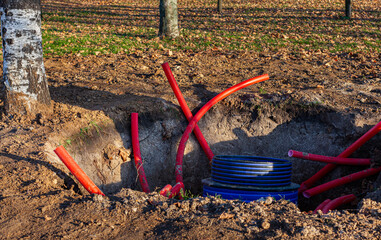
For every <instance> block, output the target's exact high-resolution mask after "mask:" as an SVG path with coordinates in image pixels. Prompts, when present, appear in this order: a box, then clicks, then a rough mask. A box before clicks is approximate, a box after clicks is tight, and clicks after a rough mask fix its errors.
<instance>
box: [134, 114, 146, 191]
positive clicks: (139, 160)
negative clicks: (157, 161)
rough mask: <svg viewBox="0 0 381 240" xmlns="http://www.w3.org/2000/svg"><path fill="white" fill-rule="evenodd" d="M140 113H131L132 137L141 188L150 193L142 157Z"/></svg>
mask: <svg viewBox="0 0 381 240" xmlns="http://www.w3.org/2000/svg"><path fill="white" fill-rule="evenodd" d="M138 122H139V120H138V113H131V137H132V150H133V152H134V160H135V167H136V170H137V171H138V176H139V182H140V186H141V187H142V190H143V192H146V193H149V192H150V190H149V186H148V183H147V179H146V174H145V173H144V168H143V162H142V157H141V153H140V144H139V130H138V129H139V127H138Z"/></svg>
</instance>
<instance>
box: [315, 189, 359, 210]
mask: <svg viewBox="0 0 381 240" xmlns="http://www.w3.org/2000/svg"><path fill="white" fill-rule="evenodd" d="M355 199H356V196H355V195H353V194H349V195H345V196H342V197H338V198H335V199H333V200H332V201H330V202H329V203H327V204H326V205H325V206H324V207H323V209H322V212H323V213H324V214H325V213H328V212H329V210H333V209H336V208H337V207H339V206H341V205H343V204H346V203H350V202H352V201H354V200H355Z"/></svg>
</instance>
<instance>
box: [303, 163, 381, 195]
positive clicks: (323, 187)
mask: <svg viewBox="0 0 381 240" xmlns="http://www.w3.org/2000/svg"><path fill="white" fill-rule="evenodd" d="M380 171H381V167H378V168H368V169H366V170H363V171H360V172H356V173H352V174H350V175H347V176H345V177H341V178H338V179H335V180H332V181H330V182H327V183H324V184H322V185H319V186H317V187H314V188H311V189H308V190H306V191H304V192H303V196H304V197H306V198H310V197H312V196H315V195H317V194H320V193H322V192H325V191H327V190H329V189H332V188H335V187H338V186H341V185H344V184H346V183H350V182H353V181H356V180H359V179H362V178H365V177H369V176H371V175H374V174H376V173H378V172H380Z"/></svg>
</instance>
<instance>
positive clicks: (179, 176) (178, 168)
mask: <svg viewBox="0 0 381 240" xmlns="http://www.w3.org/2000/svg"><path fill="white" fill-rule="evenodd" d="M268 79H269V75H267V74H265V75H261V76H258V77H255V78H251V79H248V80H246V81H243V82H241V83H239V84H236V85H234V86H233V87H230V88H228V89H226V90H225V91H223V92H221V93H220V94H218V95H217V96H215V97H214V98H212V99H211V100H210V101H209V102H207V103H206V104H205V105H204V106H203V107H202V108H201V109H200V110H199V111H198V112H197V114H196V115H195V116H194V117H193V118H192V120H191V121H190V122H189V124H188V127H187V128H186V129H185V131H184V134H183V136H182V138H181V140H180V144H179V147H178V149H177V156H176V165H175V174H176V182H183V157H184V151H185V145H186V143H187V141H188V139H189V135H190V134H191V132H192V130H193V128H194V127H195V126H196V123H197V122H198V121H199V120H200V119H201V118H202V116H204V114H205V113H206V112H207V111H208V110H209V109H210V108H212V107H213V105H215V104H216V103H217V102H219V101H221V100H222V99H224V98H226V97H227V96H229V95H230V94H232V93H234V92H236V91H238V90H240V89H242V88H245V87H248V86H250V85H253V84H255V83H259V82H262V81H266V80H268Z"/></svg>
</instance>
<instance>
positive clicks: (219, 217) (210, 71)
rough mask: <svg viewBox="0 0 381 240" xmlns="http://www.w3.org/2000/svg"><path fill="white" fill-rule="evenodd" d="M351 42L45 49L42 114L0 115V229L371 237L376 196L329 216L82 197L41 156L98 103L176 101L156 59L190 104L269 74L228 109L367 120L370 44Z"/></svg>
mask: <svg viewBox="0 0 381 240" xmlns="http://www.w3.org/2000/svg"><path fill="white" fill-rule="evenodd" d="M43 2H44V1H43ZM52 2H53V3H54V2H61V3H65V4H68V2H69V1H46V6H48V5H49V4H48V3H52ZM95 2H96V3H97V4H100V5H102V4H103V3H102V1H95ZM114 2H115V4H117V3H118V2H117V1H114ZM114 2H113V3H114ZM270 2H271V1H270ZM285 2H286V3H287V4H288V2H290V1H288V2H287V1H285ZM364 2H366V1H364ZM286 3H285V4H286ZM290 4H291V3H290ZM51 6H53V7H54V5H53V4H51ZM68 6H70V5H68ZM287 6H288V7H289V8H287V9H289V10H290V9H291V10H292V9H294V8H293V5H292V4H291V5H287ZM298 6H299V5H298ZM90 7H91V6H90ZM185 7H186V6H185ZM363 7H364V9H365V10H367V9H368V10H369V8H370V9H371V6H368V5H367V4H365V5H364V6H363ZM295 9H302V6H299V7H298V8H295ZM291 10H290V11H289V13H290V14H291V12H292V11H291ZM365 10H364V11H363V12H361V14H360V13H358V14H359V15H358V16H359V17H363V18H364V19H368V20H369V19H371V20H372V19H373V21H374V22H375V25H374V26H375V27H376V30H374V33H372V34H373V35H375V37H377V36H378V37H380V25H379V24H380V15H379V14H380V9H377V8H375V9H373V10H372V11H365ZM261 13H263V12H262V11H261ZM334 13H335V14H336V12H335V11H334ZM367 13H368V14H369V16H368V15H367ZM314 14H316V12H314ZM319 14H320V12H319ZM321 14H323V13H321ZM377 14H378V15H377ZM367 16H368V17H369V18H367ZM375 16H376V17H375ZM377 16H378V18H377ZM307 18H308V17H307ZM357 23H358V22H357ZM377 28H378V30H377ZM372 34H370V35H371V36H373V35H372ZM148 41H150V40H148ZM155 41H156V40H155ZM378 44H379V42H378ZM360 45H361V44H360ZM376 45H377V42H376ZM276 47H279V46H276ZM328 48H329V46H328ZM357 50H358V49H356V51H353V52H352V51H341V52H331V51H329V49H322V50H320V49H307V50H304V49H302V50H301V49H299V50H298V51H296V50H295V51H296V52H295V51H294V50H292V51H290V50H287V48H285V49H283V50H282V49H281V48H279V49H278V48H277V49H276V50H274V49H273V50H272V49H271V48H265V49H262V51H257V50H246V51H245V50H239V51H237V50H229V49H223V47H220V48H218V47H216V48H214V47H213V46H211V47H207V48H206V49H205V50H198V51H196V50H194V49H180V50H178V49H177V50H176V49H173V50H170V49H160V47H158V49H155V48H147V49H143V50H139V49H137V50H134V51H131V53H125V52H118V53H102V54H98V55H88V56H82V55H81V54H72V55H63V56H54V55H51V56H49V57H48V58H46V59H45V67H46V71H47V76H48V80H49V85H50V92H51V96H52V100H53V105H54V106H53V107H54V113H53V115H52V116H44V115H42V116H41V115H36V116H32V117H26V116H5V115H4V114H3V116H2V118H1V122H0V138H1V140H0V236H1V237H0V238H1V239H23V238H31V239H37V238H48V239H50V238H67V239H76V238H78V239H106V238H107V239H113V238H117V239H153V238H155V239H164V238H165V239H168V238H173V239H216V238H223V239H318V238H320V239H321V238H323V239H380V238H381V234H380V233H381V202H380V196H379V194H378V195H377V194H376V193H375V194H374V196H373V198H372V199H373V200H371V199H369V198H365V199H361V198H360V199H358V200H357V201H356V203H359V206H358V207H357V206H356V203H355V204H354V205H349V206H346V207H347V208H348V209H347V210H341V211H334V212H331V213H329V214H308V213H306V212H302V211H300V210H299V209H298V207H297V206H295V205H294V204H292V203H289V202H287V201H279V202H273V201H272V200H271V199H267V200H266V201H265V202H252V203H248V204H244V203H242V202H239V201H226V200H222V199H219V198H201V197H197V198H193V199H189V200H185V201H177V200H166V199H165V198H163V197H160V196H158V195H157V194H156V193H152V194H149V195H147V194H143V193H141V192H138V191H133V190H130V189H123V190H122V191H121V192H119V193H117V194H115V195H110V196H108V197H101V196H90V195H81V194H79V193H78V191H77V190H76V188H75V183H74V181H73V180H71V179H72V176H70V175H68V174H66V173H65V171H64V167H63V166H61V165H57V164H53V163H50V162H48V161H47V160H46V153H44V146H45V144H46V141H47V140H48V136H49V135H51V134H54V133H55V132H58V131H59V130H60V129H61V128H62V126H63V125H66V126H67V125H68V124H72V126H73V128H75V127H77V126H78V125H80V123H88V122H90V121H93V120H96V121H97V122H101V121H104V120H107V119H109V118H108V117H107V115H106V114H105V112H106V109H107V111H109V109H112V107H113V106H115V105H117V104H116V103H120V102H123V101H132V102H139V101H140V102H144V103H147V102H149V99H150V98H161V99H164V100H167V101H170V102H173V103H174V104H177V103H176V100H175V98H174V96H173V94H172V92H171V90H170V88H169V85H168V84H167V82H166V79H165V76H164V73H163V71H162V70H161V66H160V65H161V64H162V63H164V62H169V64H170V66H171V67H172V69H173V72H174V75H175V77H176V79H177V81H178V83H179V85H180V87H181V89H182V91H183V93H184V95H185V96H186V99H187V101H188V103H189V105H190V108H191V109H194V108H197V107H199V106H201V105H202V104H203V103H205V102H206V101H207V100H209V99H210V98H211V97H213V96H215V95H216V94H217V93H219V92H221V91H222V90H224V89H226V88H228V87H230V86H232V85H234V84H236V83H238V82H240V81H242V80H245V79H247V78H250V77H253V76H257V75H260V74H264V73H268V74H269V75H270V79H271V80H269V81H267V82H264V83H261V84H260V85H258V86H253V87H251V88H249V89H246V90H243V91H242V92H240V93H239V94H238V95H236V99H237V101H236V103H238V106H237V107H239V104H241V103H240V100H242V104H244V103H243V102H244V100H247V99H249V100H250V99H253V101H255V102H256V103H257V104H260V103H261V102H263V103H271V104H272V105H273V107H276V106H278V105H282V104H283V105H284V104H286V105H287V104H293V105H295V106H299V107H300V108H305V109H306V111H312V110H313V109H316V107H324V108H327V109H334V110H335V111H338V112H343V113H348V114H360V115H363V116H368V115H369V116H373V117H374V116H376V115H377V114H379V111H380V106H381V64H380V63H381V53H380V52H379V51H377V50H375V49H369V51H357ZM3 104H4V103H3V102H1V107H2V109H3ZM143 105H144V104H143ZM231 107H236V106H231ZM148 110H149V109H148ZM338 196H340V194H339V195H338ZM362 197H363V196H362ZM377 198H378V199H377Z"/></svg>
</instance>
